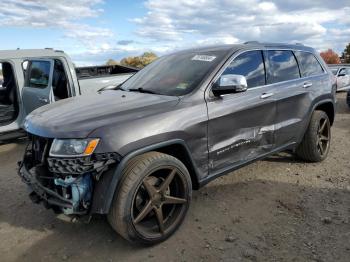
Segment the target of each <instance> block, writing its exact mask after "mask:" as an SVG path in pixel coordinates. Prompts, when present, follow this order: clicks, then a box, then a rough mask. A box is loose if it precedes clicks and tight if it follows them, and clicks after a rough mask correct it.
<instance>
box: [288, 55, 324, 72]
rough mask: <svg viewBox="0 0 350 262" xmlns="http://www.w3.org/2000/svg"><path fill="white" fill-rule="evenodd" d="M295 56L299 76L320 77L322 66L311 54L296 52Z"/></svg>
mask: <svg viewBox="0 0 350 262" xmlns="http://www.w3.org/2000/svg"><path fill="white" fill-rule="evenodd" d="M295 55H296V57H297V59H298V61H299V65H300V70H301V75H302V76H303V77H308V76H314V75H320V74H322V73H323V68H322V66H321V65H320V63H319V62H318V61H317V59H316V57H315V56H314V55H313V54H311V53H307V52H301V51H296V52H295Z"/></svg>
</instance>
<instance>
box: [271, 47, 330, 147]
mask: <svg viewBox="0 0 350 262" xmlns="http://www.w3.org/2000/svg"><path fill="white" fill-rule="evenodd" d="M267 57H268V58H267V59H268V62H269V67H270V69H269V73H268V82H269V83H271V84H273V85H274V86H275V87H276V96H275V97H276V100H277V119H276V143H277V144H278V145H280V146H283V145H287V144H291V143H295V142H299V139H300V138H301V137H302V136H303V132H304V130H305V125H306V124H307V122H308V115H309V113H310V107H311V106H312V100H313V99H314V96H315V94H314V92H317V90H321V88H319V87H320V86H322V79H321V78H320V77H319V76H320V74H321V75H322V74H324V72H323V69H322V67H321V66H320V64H319V63H318V61H317V59H316V58H315V56H314V55H313V54H312V53H309V52H302V51H295V52H293V51H290V50H269V51H267Z"/></svg>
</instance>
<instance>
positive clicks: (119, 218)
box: [108, 152, 192, 244]
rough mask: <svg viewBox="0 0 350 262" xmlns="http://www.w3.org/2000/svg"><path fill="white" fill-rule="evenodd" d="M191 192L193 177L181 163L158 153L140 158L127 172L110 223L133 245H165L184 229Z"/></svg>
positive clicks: (118, 192)
mask: <svg viewBox="0 0 350 262" xmlns="http://www.w3.org/2000/svg"><path fill="white" fill-rule="evenodd" d="M191 190H192V185H191V178H190V175H189V173H188V171H187V169H186V167H185V166H184V165H183V164H182V163H181V162H180V161H179V160H178V159H176V158H174V157H172V156H169V155H166V154H162V153H158V152H149V153H146V154H143V155H141V156H137V157H136V158H134V159H132V160H131V161H130V162H129V163H128V164H127V166H126V168H125V169H124V172H123V178H122V181H121V185H120V186H119V188H118V191H117V192H116V193H115V196H114V199H113V203H112V206H111V210H110V213H109V214H108V220H109V223H110V224H111V226H112V227H113V228H114V229H115V230H116V231H117V232H118V233H119V234H120V235H121V236H122V237H124V238H125V239H127V240H129V241H131V242H138V243H142V244H155V243H158V242H161V241H164V240H165V239H167V238H168V237H169V236H171V235H172V234H173V233H174V232H175V231H176V229H177V228H178V227H179V226H180V225H181V223H182V221H183V219H184V217H185V215H186V213H187V210H188V207H189V204H190V201H191Z"/></svg>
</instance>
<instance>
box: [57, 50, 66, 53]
mask: <svg viewBox="0 0 350 262" xmlns="http://www.w3.org/2000/svg"><path fill="white" fill-rule="evenodd" d="M55 52H58V53H64V51H63V50H55Z"/></svg>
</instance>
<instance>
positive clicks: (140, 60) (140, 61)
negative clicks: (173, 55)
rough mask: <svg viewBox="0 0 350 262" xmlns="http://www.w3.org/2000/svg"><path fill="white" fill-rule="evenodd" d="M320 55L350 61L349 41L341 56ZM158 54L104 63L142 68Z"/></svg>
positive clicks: (330, 60) (328, 59) (329, 59)
mask: <svg viewBox="0 0 350 262" xmlns="http://www.w3.org/2000/svg"><path fill="white" fill-rule="evenodd" d="M320 55H321V57H322V58H323V60H324V61H325V62H326V63H327V64H340V63H346V64H348V63H350V43H349V44H348V45H347V46H346V47H345V49H344V52H343V53H342V56H341V57H339V55H338V54H337V53H336V52H334V51H333V50H332V49H328V50H326V51H323V52H321V53H320ZM157 58H158V56H157V55H156V54H155V53H153V52H145V53H143V54H142V55H140V56H129V57H125V58H123V59H122V60H120V62H118V61H116V60H113V59H109V60H108V61H107V62H106V65H125V66H132V67H136V68H143V67H145V66H146V65H148V64H150V63H152V62H153V61H154V60H156V59H157Z"/></svg>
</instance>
